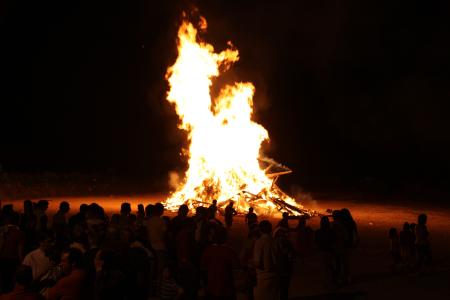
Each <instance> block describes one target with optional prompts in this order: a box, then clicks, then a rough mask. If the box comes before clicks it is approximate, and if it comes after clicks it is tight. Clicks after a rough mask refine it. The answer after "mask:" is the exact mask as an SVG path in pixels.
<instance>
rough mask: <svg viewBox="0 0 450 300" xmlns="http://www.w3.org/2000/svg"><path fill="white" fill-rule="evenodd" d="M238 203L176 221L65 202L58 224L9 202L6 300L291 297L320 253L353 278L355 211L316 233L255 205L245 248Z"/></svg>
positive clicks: (0, 270) (153, 209)
mask: <svg viewBox="0 0 450 300" xmlns="http://www.w3.org/2000/svg"><path fill="white" fill-rule="evenodd" d="M233 204H234V203H233V202H230V203H229V204H228V205H227V206H226V207H225V209H223V210H222V209H219V208H218V206H217V202H216V201H213V203H212V204H211V205H210V206H209V207H206V206H205V207H202V206H200V207H197V208H196V211H195V214H193V215H192V216H191V215H190V210H189V208H188V207H187V206H186V205H181V206H180V207H179V210H178V213H177V215H176V216H174V217H172V218H170V217H169V216H167V215H164V206H163V205H162V204H161V203H156V204H155V205H152V204H150V205H147V206H145V207H144V205H142V204H140V205H138V207H137V211H136V212H135V213H133V212H132V209H131V205H130V204H129V203H122V204H121V207H120V213H118V214H113V215H111V216H108V215H107V214H106V213H105V211H104V209H103V208H102V207H101V206H100V205H98V204H96V203H92V204H89V205H87V204H82V205H80V207H79V211H77V212H76V213H74V214H70V217H69V212H70V210H71V208H70V205H69V203H68V202H65V201H63V202H61V203H60V206H59V210H58V211H57V212H56V213H55V214H54V215H53V216H52V217H51V218H50V217H49V216H48V213H47V210H48V201H46V200H40V201H38V202H32V201H30V200H25V201H24V203H23V210H22V212H21V213H19V212H18V211H15V210H14V208H13V206H12V205H4V206H3V207H1V206H0V208H1V209H0V225H1V227H0V295H1V296H0V299H2V300H3V299H83V300H84V299H86V300H87V299H108V300H110V299H145V300H147V299H151V298H156V299H164V300H165V299H236V295H237V293H240V294H245V295H246V297H247V299H257V300H259V299H270V300H273V299H283V300H284V299H288V294H289V287H290V281H291V277H292V273H293V268H294V265H295V264H294V259H295V260H296V261H299V262H300V263H302V262H303V263H304V262H305V258H307V257H308V256H310V255H311V254H312V253H313V252H315V253H317V252H318V253H319V256H320V258H321V259H320V261H321V266H322V269H323V279H324V283H325V284H326V285H327V286H330V287H331V286H340V285H344V284H348V283H349V282H350V280H351V277H350V263H349V256H350V255H351V252H352V249H354V248H355V247H356V246H357V244H358V230H357V226H356V223H355V221H354V220H353V218H352V215H351V213H350V211H349V210H348V209H341V210H335V211H333V212H332V214H331V215H330V216H323V217H322V218H321V221H320V228H319V229H317V230H316V231H314V230H313V229H312V228H311V227H309V226H308V225H307V220H308V219H307V218H306V217H295V216H289V215H288V214H287V213H284V214H283V217H282V219H281V220H280V221H279V222H278V224H276V225H275V226H273V225H272V223H271V222H270V221H269V220H258V216H257V215H256V213H255V212H254V211H253V209H252V208H250V209H249V211H248V213H247V214H246V215H245V227H244V229H245V231H246V232H245V234H244V236H245V237H244V240H243V241H240V243H241V245H242V247H241V249H240V251H236V247H234V248H233V247H231V246H230V245H229V243H228V237H229V235H230V233H231V232H232V231H231V230H230V229H231V228H232V226H233V218H234V217H235V215H236V214H237V212H236V210H235V209H234V206H233ZM219 214H221V215H223V219H222V217H221V216H220V217H219ZM221 219H222V220H224V224H223V223H222V221H221ZM294 219H295V220H294ZM330 219H332V221H330ZM289 221H291V223H292V222H294V221H295V222H297V225H296V226H291V225H292V224H289V223H290V222H289ZM420 224H421V223H420V222H419V226H417V230H419V229H420V228H422V227H421V225H420ZM420 230H422V229H420ZM425 230H426V228H425ZM418 251H419V250H418ZM420 251H422V250H420Z"/></svg>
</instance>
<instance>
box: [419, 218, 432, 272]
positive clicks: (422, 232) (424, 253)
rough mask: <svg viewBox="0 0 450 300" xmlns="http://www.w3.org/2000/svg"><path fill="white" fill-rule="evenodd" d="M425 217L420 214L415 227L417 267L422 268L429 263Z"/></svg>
mask: <svg viewBox="0 0 450 300" xmlns="http://www.w3.org/2000/svg"><path fill="white" fill-rule="evenodd" d="M427 219H428V217H427V215H426V214H420V215H419V217H418V220H417V221H418V222H417V226H416V247H417V266H418V267H419V268H422V267H423V265H424V264H428V263H430V261H431V249H430V234H429V232H428V228H427Z"/></svg>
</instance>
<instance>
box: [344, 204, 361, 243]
mask: <svg viewBox="0 0 450 300" xmlns="http://www.w3.org/2000/svg"><path fill="white" fill-rule="evenodd" d="M340 211H341V214H342V223H343V225H344V226H345V228H346V230H347V238H346V247H347V248H349V249H351V248H354V247H356V246H357V245H358V239H359V238H358V227H357V225H356V222H355V220H354V219H353V216H352V214H351V213H350V210H349V209H348V208H343V209H341V210H340Z"/></svg>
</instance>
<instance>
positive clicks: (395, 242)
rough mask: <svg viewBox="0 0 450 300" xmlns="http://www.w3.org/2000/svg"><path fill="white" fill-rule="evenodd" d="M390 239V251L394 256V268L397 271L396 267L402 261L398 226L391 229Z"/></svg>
mask: <svg viewBox="0 0 450 300" xmlns="http://www.w3.org/2000/svg"><path fill="white" fill-rule="evenodd" d="M389 241H390V243H391V248H390V253H391V256H392V268H393V270H394V271H395V268H396V267H397V266H398V265H399V264H400V262H401V255H400V241H399V237H398V233H397V229H396V228H391V229H389Z"/></svg>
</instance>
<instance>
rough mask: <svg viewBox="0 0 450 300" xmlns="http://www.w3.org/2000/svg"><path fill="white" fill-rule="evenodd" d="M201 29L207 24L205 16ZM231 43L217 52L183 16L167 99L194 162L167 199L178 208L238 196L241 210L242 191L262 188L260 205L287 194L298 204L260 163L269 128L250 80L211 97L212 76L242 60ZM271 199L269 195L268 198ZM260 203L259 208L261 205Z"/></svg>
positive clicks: (255, 191) (268, 205)
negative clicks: (257, 114) (260, 117)
mask: <svg viewBox="0 0 450 300" xmlns="http://www.w3.org/2000/svg"><path fill="white" fill-rule="evenodd" d="M200 26H201V29H202V30H205V29H206V20H204V19H202V21H201V24H200ZM229 46H230V48H228V49H226V50H224V51H222V52H219V53H216V52H214V48H213V46H212V45H210V44H207V43H205V42H201V41H199V40H198V37H197V30H196V29H195V28H194V26H193V25H192V24H191V23H189V22H187V21H184V22H183V23H182V25H181V27H180V29H179V31H178V58H177V60H176V62H175V64H174V65H173V66H171V67H170V68H169V69H168V71H167V75H166V76H167V80H168V82H169V85H170V91H169V92H168V95H167V100H168V101H169V102H170V103H173V104H174V105H175V109H176V112H177V114H178V116H179V118H180V121H181V122H180V124H179V127H180V128H181V129H183V130H185V131H186V132H187V133H188V141H189V149H188V151H187V155H188V159H189V161H188V162H189V168H188V170H187V172H186V174H185V179H184V181H183V183H182V184H181V185H180V186H179V187H178V188H177V190H176V191H175V192H174V193H172V194H171V196H170V197H169V198H168V199H167V200H166V202H165V204H166V207H168V208H169V209H170V208H173V209H175V208H176V207H178V206H179V205H181V204H183V203H187V204H188V205H189V206H190V208H191V209H192V208H194V207H195V206H196V203H211V202H212V200H213V199H216V200H217V201H218V203H219V204H220V203H222V202H226V201H227V200H229V199H234V200H236V201H238V205H237V208H238V209H239V210H240V211H243V210H244V209H247V208H248V207H249V204H248V203H246V201H244V200H243V197H239V196H238V195H239V193H241V194H242V191H244V190H245V191H246V192H249V193H251V194H255V195H257V194H259V195H260V196H259V198H261V199H260V201H259V202H258V203H260V205H259V206H261V207H257V208H261V209H263V210H264V212H265V213H272V210H273V209H275V207H276V206H275V205H274V204H273V203H271V202H270V201H269V198H270V197H278V198H280V197H282V198H283V200H285V201H287V202H288V203H290V204H291V205H296V206H299V205H297V204H296V203H295V201H294V200H293V199H292V198H289V197H287V196H286V195H285V194H284V193H282V192H280V193H278V194H275V195H274V194H273V193H276V192H274V191H273V185H272V180H271V179H269V178H268V177H267V176H266V174H265V172H264V170H262V169H261V167H260V165H259V162H258V157H259V155H260V148H261V143H262V142H263V141H265V140H268V138H269V135H268V132H267V130H266V129H264V127H262V126H261V125H259V124H257V123H255V122H253V121H252V120H251V117H252V113H253V100H252V98H253V93H254V90H255V88H254V86H253V85H252V84H251V83H242V82H239V83H235V84H234V85H226V86H225V87H224V88H223V89H222V90H221V91H220V93H219V95H218V96H217V97H216V98H215V99H211V94H210V88H211V85H212V79H213V78H215V77H218V76H219V75H220V71H224V70H226V69H228V68H229V67H230V66H231V65H232V64H233V63H234V62H236V61H238V59H239V53H238V51H237V50H236V49H232V48H231V43H229ZM265 200H267V201H265ZM261 209H260V211H261Z"/></svg>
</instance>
